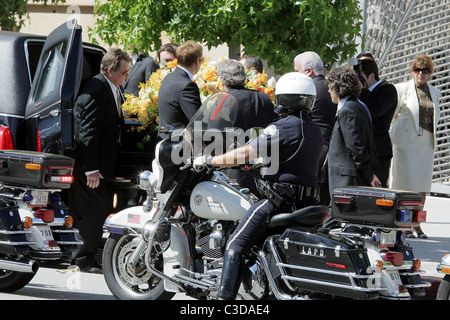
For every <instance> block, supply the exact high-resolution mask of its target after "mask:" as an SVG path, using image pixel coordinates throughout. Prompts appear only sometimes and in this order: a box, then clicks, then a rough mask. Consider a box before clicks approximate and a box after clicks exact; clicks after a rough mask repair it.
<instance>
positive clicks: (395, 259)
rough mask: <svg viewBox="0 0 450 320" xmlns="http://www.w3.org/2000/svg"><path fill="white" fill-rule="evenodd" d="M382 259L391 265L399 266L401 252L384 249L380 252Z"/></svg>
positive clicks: (401, 261) (401, 262)
mask: <svg viewBox="0 0 450 320" xmlns="http://www.w3.org/2000/svg"><path fill="white" fill-rule="evenodd" d="M381 257H382V258H383V260H384V261H389V262H390V263H392V265H394V266H396V267H399V266H401V265H402V264H403V253H401V252H396V251H385V252H382V253H381Z"/></svg>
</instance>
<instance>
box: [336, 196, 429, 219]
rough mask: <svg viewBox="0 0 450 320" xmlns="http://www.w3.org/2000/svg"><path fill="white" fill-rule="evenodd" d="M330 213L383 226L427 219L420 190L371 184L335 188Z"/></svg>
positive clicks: (339, 217) (338, 217) (341, 217)
mask: <svg viewBox="0 0 450 320" xmlns="http://www.w3.org/2000/svg"><path fill="white" fill-rule="evenodd" d="M331 216H332V217H333V218H335V219H337V220H344V221H348V222H354V223H361V224H376V225H383V226H391V227H394V226H414V225H418V224H419V223H420V222H424V221H425V220H426V212H425V211H423V197H422V195H421V194H420V193H417V192H412V191H404V190H393V189H385V188H372V187H345V188H344V187H342V188H335V189H334V191H333V199H332V209H331Z"/></svg>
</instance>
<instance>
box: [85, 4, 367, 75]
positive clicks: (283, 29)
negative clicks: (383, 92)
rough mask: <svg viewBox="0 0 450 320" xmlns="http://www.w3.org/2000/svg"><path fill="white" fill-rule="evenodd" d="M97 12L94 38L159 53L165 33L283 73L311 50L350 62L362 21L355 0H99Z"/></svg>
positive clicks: (331, 59) (178, 40) (176, 40)
mask: <svg viewBox="0 0 450 320" xmlns="http://www.w3.org/2000/svg"><path fill="white" fill-rule="evenodd" d="M94 12H95V13H96V17H97V22H96V24H95V26H94V27H93V29H92V30H90V35H91V39H94V38H95V36H98V37H99V38H100V39H102V40H103V41H105V42H106V43H108V44H109V45H114V44H115V45H123V46H125V47H127V46H132V45H136V46H137V47H139V48H147V49H149V50H151V51H156V50H157V49H158V48H159V47H160V46H161V32H163V31H165V32H167V35H168V37H169V38H170V40H171V41H174V42H182V41H184V40H187V39H192V40H196V41H198V42H201V43H204V44H206V45H207V46H208V47H215V46H217V45H220V44H224V43H227V44H228V45H235V46H238V45H240V44H242V45H243V46H244V53H245V54H256V55H259V56H260V57H261V58H262V59H263V60H267V61H268V63H269V65H272V66H273V67H274V69H275V72H277V73H279V74H282V73H284V72H288V71H292V70H293V59H294V57H295V56H296V55H297V54H298V53H300V52H303V51H307V50H313V51H316V52H317V53H318V54H319V55H321V56H322V57H323V59H324V60H325V61H326V62H329V63H334V62H343V61H345V60H346V59H347V58H348V57H350V56H352V55H354V54H355V52H356V47H357V45H356V43H355V41H356V39H357V37H358V36H359V34H360V27H361V20H362V17H361V11H360V9H359V6H358V2H357V1H354V0H353V1H352V0H334V1H330V0H273V1H270V0H136V1H129V0H114V1H101V0H96V6H95V10H94Z"/></svg>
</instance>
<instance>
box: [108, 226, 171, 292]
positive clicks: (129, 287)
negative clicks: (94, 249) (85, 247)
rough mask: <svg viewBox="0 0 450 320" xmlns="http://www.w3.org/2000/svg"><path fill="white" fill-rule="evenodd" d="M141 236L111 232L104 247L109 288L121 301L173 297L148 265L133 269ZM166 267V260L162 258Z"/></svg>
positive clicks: (161, 263)
mask: <svg viewBox="0 0 450 320" xmlns="http://www.w3.org/2000/svg"><path fill="white" fill-rule="evenodd" d="M140 241H141V240H140V238H139V237H134V236H128V235H120V234H111V235H110V236H109V237H108V239H107V240H106V243H105V247H104V249H103V275H104V278H105V281H106V284H107V285H108V288H109V290H110V291H111V293H112V294H113V295H114V297H115V298H116V299H119V300H170V299H172V297H173V296H174V295H175V293H173V292H167V291H165V290H164V281H163V280H161V279H160V278H158V277H156V276H154V275H152V274H151V272H149V271H148V270H147V269H146V268H145V267H141V268H140V269H136V270H130V269H129V267H128V266H127V262H128V258H129V257H130V256H131V254H132V253H133V252H134V250H136V248H137V245H138V243H139V242H140ZM160 266H161V268H162V266H163V262H162V261H160Z"/></svg>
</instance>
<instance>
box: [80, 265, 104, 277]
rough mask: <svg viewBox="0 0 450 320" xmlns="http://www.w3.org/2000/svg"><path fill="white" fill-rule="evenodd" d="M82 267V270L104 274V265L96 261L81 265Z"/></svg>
mask: <svg viewBox="0 0 450 320" xmlns="http://www.w3.org/2000/svg"><path fill="white" fill-rule="evenodd" d="M78 267H79V268H80V271H81V272H87V273H97V274H102V273H103V271H102V266H101V265H99V264H97V263H94V264H86V265H81V266H80V265H79V266H78Z"/></svg>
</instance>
